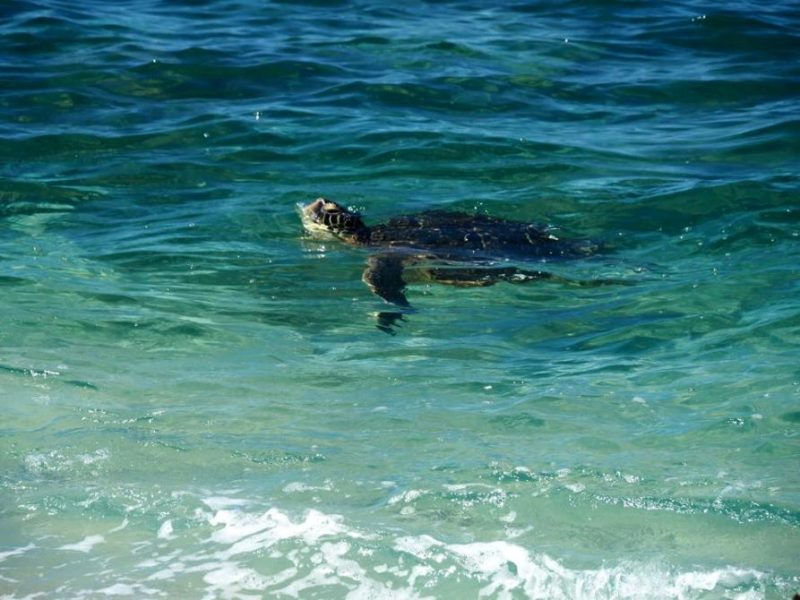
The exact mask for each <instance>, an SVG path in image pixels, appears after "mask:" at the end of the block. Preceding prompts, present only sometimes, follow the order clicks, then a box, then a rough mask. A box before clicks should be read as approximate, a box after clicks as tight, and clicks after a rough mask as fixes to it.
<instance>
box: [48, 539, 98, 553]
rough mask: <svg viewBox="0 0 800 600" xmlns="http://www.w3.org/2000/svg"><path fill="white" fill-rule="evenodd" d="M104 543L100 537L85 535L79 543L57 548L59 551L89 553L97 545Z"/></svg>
mask: <svg viewBox="0 0 800 600" xmlns="http://www.w3.org/2000/svg"><path fill="white" fill-rule="evenodd" d="M105 541H106V538H104V537H103V536H102V535H87V536H86V537H85V538H83V539H82V540H81V541H80V542H76V543H74V544H64V545H63V546H61V547H59V550H73V551H75V552H87V553H88V552H91V551H92V548H94V547H95V546H96V545H97V544H102V543H103V542H105Z"/></svg>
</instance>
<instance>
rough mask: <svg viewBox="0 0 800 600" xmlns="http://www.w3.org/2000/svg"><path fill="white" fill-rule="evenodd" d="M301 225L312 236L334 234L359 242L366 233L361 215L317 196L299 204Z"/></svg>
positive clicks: (346, 239)
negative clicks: (310, 200)
mask: <svg viewBox="0 0 800 600" xmlns="http://www.w3.org/2000/svg"><path fill="white" fill-rule="evenodd" d="M300 218H301V219H302V220H303V227H305V229H306V231H307V232H308V233H310V234H311V235H313V236H319V237H330V236H334V237H337V238H341V239H343V240H345V241H351V242H359V241H362V240H363V237H364V236H365V235H367V234H368V231H369V230H368V229H367V226H366V225H364V222H363V221H362V220H361V215H360V214H358V213H357V212H354V211H352V210H348V209H347V208H345V207H344V206H342V205H341V204H338V203H336V202H334V201H333V200H328V199H326V198H317V199H316V200H314V201H313V202H311V203H310V204H307V205H306V206H300Z"/></svg>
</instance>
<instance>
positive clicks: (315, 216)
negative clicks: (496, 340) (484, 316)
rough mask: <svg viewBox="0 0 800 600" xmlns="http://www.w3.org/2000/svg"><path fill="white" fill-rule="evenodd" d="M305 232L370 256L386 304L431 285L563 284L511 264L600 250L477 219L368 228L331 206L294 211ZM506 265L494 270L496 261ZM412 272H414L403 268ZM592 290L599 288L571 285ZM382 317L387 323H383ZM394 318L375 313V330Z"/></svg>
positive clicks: (537, 229)
mask: <svg viewBox="0 0 800 600" xmlns="http://www.w3.org/2000/svg"><path fill="white" fill-rule="evenodd" d="M298 209H299V212H300V216H301V219H302V221H303V226H304V227H305V229H306V231H307V232H308V233H309V234H310V235H312V236H314V237H317V238H335V239H338V240H340V241H342V242H344V243H346V244H348V245H351V246H360V247H366V248H370V249H372V250H374V252H373V253H372V255H371V256H370V257H369V259H368V264H367V268H366V270H365V271H364V275H363V280H364V282H365V283H366V284H367V285H368V286H369V288H370V289H371V290H372V291H373V292H374V293H375V294H377V295H378V296H380V297H381V298H383V300H385V301H386V302H389V303H390V304H393V305H395V306H397V307H402V308H406V307H408V306H409V302H408V299H407V298H406V296H405V293H404V289H405V287H406V283H411V282H420V281H423V282H424V281H429V282H437V283H445V284H450V285H458V286H489V285H493V284H494V283H497V282H499V281H508V282H511V283H522V282H527V281H533V280H538V279H549V280H557V281H561V282H567V281H568V280H566V279H563V278H560V277H557V276H555V275H553V274H552V273H548V272H546V271H541V270H528V269H522V268H519V267H517V266H515V265H513V263H511V262H510V261H526V260H528V261H530V260H532V259H535V260H539V261H543V260H547V259H550V258H570V257H573V258H577V257H581V256H589V255H591V254H594V253H595V252H597V250H598V249H599V244H597V243H596V242H592V241H590V240H578V239H571V240H570V239H560V238H559V237H557V236H556V235H554V234H553V231H552V229H549V228H547V227H543V226H541V225H535V224H531V223H523V222H519V221H511V220H507V219H501V218H497V217H491V216H487V215H480V214H466V213H459V212H452V211H441V210H433V211H427V212H423V213H420V214H416V215H410V216H400V217H395V218H392V219H390V220H388V221H387V222H385V223H382V224H379V225H374V226H371V227H370V226H367V225H366V224H365V223H364V221H363V220H362V219H361V215H360V214H359V213H357V212H355V211H353V210H349V209H347V208H345V207H344V206H342V205H341V204H338V203H336V202H334V201H332V200H328V199H326V198H317V199H316V200H314V201H313V202H310V203H309V204H307V205H305V206H304V205H302V204H298ZM500 261H503V262H509V264H508V265H502V266H500V265H498V262H500ZM409 267H412V268H409ZM571 283H580V284H590V285H593V284H596V283H598V282H571ZM387 315H388V317H387ZM381 316H383V319H384V321H383V325H385V324H386V319H387V318H388V319H389V321H388V322H389V326H391V324H392V323H393V320H392V319H391V318H390V317H394V319H396V318H398V313H381V315H379V324H378V326H379V327H380V328H381V329H386V328H385V327H382V322H381Z"/></svg>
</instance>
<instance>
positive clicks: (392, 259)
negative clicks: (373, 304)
mask: <svg viewBox="0 0 800 600" xmlns="http://www.w3.org/2000/svg"><path fill="white" fill-rule="evenodd" d="M403 258H404V257H403V256H401V255H399V254H378V255H376V256H371V257H370V259H369V262H368V263H367V268H366V269H365V270H364V275H363V276H362V279H363V280H364V283H366V284H367V285H368V286H369V289H370V290H372V292H373V293H374V294H376V295H377V296H380V297H381V298H383V299H384V300H386V302H389V303H391V304H396V305H397V306H403V307H407V306H410V305H409V303H408V300H407V299H406V296H405V294H404V293H403V290H404V289H405V287H406V282H405V281H404V280H403V268H404V264H403Z"/></svg>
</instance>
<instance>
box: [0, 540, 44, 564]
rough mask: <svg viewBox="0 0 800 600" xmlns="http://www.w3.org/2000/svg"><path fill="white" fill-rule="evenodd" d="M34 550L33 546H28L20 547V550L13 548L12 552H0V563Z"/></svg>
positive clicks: (34, 546)
mask: <svg viewBox="0 0 800 600" xmlns="http://www.w3.org/2000/svg"><path fill="white" fill-rule="evenodd" d="M34 548H36V545H35V544H28V545H27V546H22V547H21V548H14V549H13V550H6V551H5V552H0V563H2V562H3V561H5V560H6V559H9V558H11V557H12V556H20V555H22V554H25V553H26V552H28V551H30V550H33V549H34Z"/></svg>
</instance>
